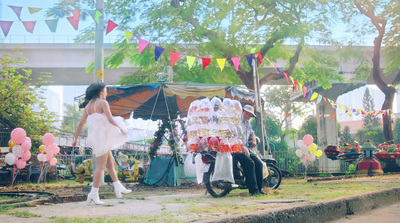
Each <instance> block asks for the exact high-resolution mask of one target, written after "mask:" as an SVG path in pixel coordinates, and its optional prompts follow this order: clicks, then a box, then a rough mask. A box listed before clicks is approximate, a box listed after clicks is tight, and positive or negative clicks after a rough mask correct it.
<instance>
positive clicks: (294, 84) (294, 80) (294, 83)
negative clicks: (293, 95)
mask: <svg viewBox="0 0 400 223" xmlns="http://www.w3.org/2000/svg"><path fill="white" fill-rule="evenodd" d="M296 87H297V80H296V79H293V91H294V90H295V89H296Z"/></svg>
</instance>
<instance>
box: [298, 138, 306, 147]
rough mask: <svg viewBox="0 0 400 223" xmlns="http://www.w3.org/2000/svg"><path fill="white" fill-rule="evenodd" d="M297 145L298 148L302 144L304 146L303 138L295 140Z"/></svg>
mask: <svg viewBox="0 0 400 223" xmlns="http://www.w3.org/2000/svg"><path fill="white" fill-rule="evenodd" d="M297 146H298V147H299V148H302V147H303V146H305V144H304V142H303V140H301V139H299V140H297Z"/></svg>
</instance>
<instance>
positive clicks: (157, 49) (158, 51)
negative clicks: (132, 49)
mask: <svg viewBox="0 0 400 223" xmlns="http://www.w3.org/2000/svg"><path fill="white" fill-rule="evenodd" d="M163 52H164V49H163V48H161V47H159V46H155V47H154V56H155V59H156V61H157V60H158V58H159V57H160V55H161V54H162V53H163Z"/></svg>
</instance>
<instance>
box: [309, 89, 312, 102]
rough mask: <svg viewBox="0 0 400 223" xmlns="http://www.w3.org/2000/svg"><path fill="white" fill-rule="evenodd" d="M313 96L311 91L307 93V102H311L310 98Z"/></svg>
mask: <svg viewBox="0 0 400 223" xmlns="http://www.w3.org/2000/svg"><path fill="white" fill-rule="evenodd" d="M312 95H313V91H312V90H310V91H309V92H308V100H311V96H312Z"/></svg>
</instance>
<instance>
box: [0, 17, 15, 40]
mask: <svg viewBox="0 0 400 223" xmlns="http://www.w3.org/2000/svg"><path fill="white" fill-rule="evenodd" d="M12 24H13V21H1V20H0V27H1V30H2V31H3V34H4V36H5V37H7V35H8V32H9V31H10V28H11V26H12Z"/></svg>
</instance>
